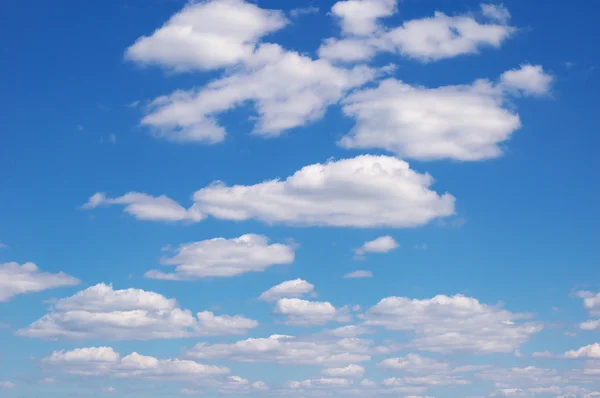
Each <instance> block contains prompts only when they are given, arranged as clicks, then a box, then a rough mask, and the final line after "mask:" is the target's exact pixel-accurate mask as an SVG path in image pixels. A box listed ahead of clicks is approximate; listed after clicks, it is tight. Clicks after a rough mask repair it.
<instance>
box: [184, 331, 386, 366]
mask: <svg viewBox="0 0 600 398" xmlns="http://www.w3.org/2000/svg"><path fill="white" fill-rule="evenodd" d="M388 349H391V347H390V346H386V347H379V346H375V345H374V344H373V342H372V341H370V340H365V339H360V338H357V337H337V336H335V335H333V334H326V333H325V334H319V335H313V336H304V337H294V336H281V335H273V336H271V337H268V338H258V339H257V338H252V339H247V340H241V341H237V342H235V343H232V344H226V343H218V344H208V343H198V344H196V346H194V347H193V348H191V349H190V350H188V351H187V352H186V353H187V354H188V355H189V356H191V357H194V358H199V359H229V360H233V361H238V362H250V363H255V362H274V363H278V364H284V365H319V366H336V367H338V366H344V365H351V364H358V363H361V362H365V361H369V360H370V359H371V355H374V354H376V353H379V352H382V351H386V350H388Z"/></svg>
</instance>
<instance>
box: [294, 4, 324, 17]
mask: <svg viewBox="0 0 600 398" xmlns="http://www.w3.org/2000/svg"><path fill="white" fill-rule="evenodd" d="M318 12H319V7H315V6H308V7H300V8H294V9H293V10H290V16H291V17H293V18H297V17H301V16H303V15H309V14H316V13H318Z"/></svg>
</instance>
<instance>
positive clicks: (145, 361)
mask: <svg viewBox="0 0 600 398" xmlns="http://www.w3.org/2000/svg"><path fill="white" fill-rule="evenodd" d="M41 363H42V365H44V366H45V367H47V368H48V370H52V371H56V370H60V371H62V372H63V373H68V374H75V375H82V376H112V377H118V378H137V379H171V380H172V379H174V380H194V379H196V378H203V377H213V376H220V375H226V374H228V373H230V371H229V369H228V368H226V367H219V366H213V365H203V364H200V363H198V362H194V361H190V360H182V359H158V358H155V357H151V356H145V355H141V354H138V353H137V352H133V353H131V354H129V355H127V356H124V357H122V356H121V355H120V354H119V353H118V352H116V351H114V350H113V348H112V347H89V348H78V349H75V350H71V351H54V352H53V353H52V355H50V356H48V357H46V358H43V359H42V361H41Z"/></svg>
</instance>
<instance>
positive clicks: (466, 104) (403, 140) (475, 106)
mask: <svg viewBox="0 0 600 398" xmlns="http://www.w3.org/2000/svg"><path fill="white" fill-rule="evenodd" d="M524 75H525V76H527V82H529V84H527V83H526V82H524V81H522V80H521V79H522V76H524ZM551 81H552V78H551V77H550V76H549V75H547V74H546V73H545V72H544V71H543V69H542V68H541V67H540V66H532V65H522V66H521V68H520V69H515V70H512V71H509V72H506V73H505V74H503V75H502V77H501V81H500V83H499V84H494V83H492V82H490V81H488V80H477V81H475V82H474V83H473V84H471V85H459V86H442V87H437V88H426V87H421V86H413V85H410V84H407V83H404V82H402V81H399V80H395V79H387V80H384V81H382V82H381V83H380V84H379V85H378V86H377V87H375V88H368V89H364V90H359V91H356V92H354V93H352V94H351V95H350V96H348V97H347V98H345V99H344V101H343V111H344V113H345V114H346V115H348V116H350V117H352V118H354V119H355V120H356V124H355V126H354V128H353V129H352V131H350V133H349V134H347V135H346V136H344V137H343V138H342V139H341V140H340V141H339V144H340V145H341V146H343V147H346V148H378V149H384V150H386V151H389V152H392V153H395V154H397V155H398V156H401V157H406V158H413V159H421V160H435V159H455V160H462V161H476V160H483V159H488V158H494V157H498V156H500V155H502V152H503V151H502V148H501V145H502V143H503V142H505V141H506V140H508V139H509V138H510V136H511V134H512V133H513V132H514V131H515V130H517V129H518V128H519V127H520V126H521V121H520V119H519V116H518V115H517V114H516V113H514V112H513V111H512V110H510V108H509V107H508V106H507V95H508V94H510V93H512V92H514V90H519V92H520V93H523V94H540V93H542V92H547V90H548V89H549V84H550V82H551Z"/></svg>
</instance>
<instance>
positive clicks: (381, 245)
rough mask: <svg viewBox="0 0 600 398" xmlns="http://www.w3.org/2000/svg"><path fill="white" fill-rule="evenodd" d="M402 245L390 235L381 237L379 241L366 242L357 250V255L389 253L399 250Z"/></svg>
mask: <svg viewBox="0 0 600 398" xmlns="http://www.w3.org/2000/svg"><path fill="white" fill-rule="evenodd" d="M399 246H400V245H399V244H398V242H396V240H395V239H394V238H392V237H391V236H389V235H386V236H380V237H379V238H377V239H373V240H371V241H368V242H365V243H364V244H363V245H362V246H361V247H359V248H358V249H356V250H355V252H356V254H358V255H363V254H365V253H387V252H389V251H392V250H394V249H396V248H398V247H399Z"/></svg>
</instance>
